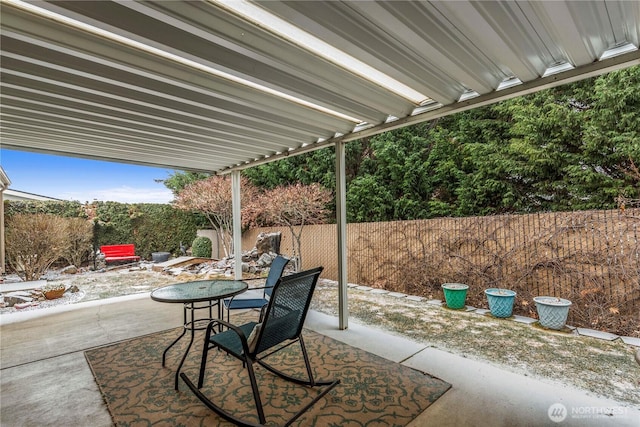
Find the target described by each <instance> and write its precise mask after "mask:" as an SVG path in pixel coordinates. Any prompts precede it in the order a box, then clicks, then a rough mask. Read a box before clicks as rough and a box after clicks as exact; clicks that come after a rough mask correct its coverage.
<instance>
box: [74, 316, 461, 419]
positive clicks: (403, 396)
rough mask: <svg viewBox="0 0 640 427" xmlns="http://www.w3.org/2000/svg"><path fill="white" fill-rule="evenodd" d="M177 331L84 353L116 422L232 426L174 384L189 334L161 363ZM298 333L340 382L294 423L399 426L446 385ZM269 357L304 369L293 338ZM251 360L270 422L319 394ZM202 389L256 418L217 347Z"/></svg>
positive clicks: (196, 351)
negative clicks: (291, 343)
mask: <svg viewBox="0 0 640 427" xmlns="http://www.w3.org/2000/svg"><path fill="white" fill-rule="evenodd" d="M180 331H181V328H178V329H173V330H169V331H164V332H160V333H156V334H151V335H146V336H143V337H138V338H135V339H131V340H128V341H123V342H120V343H117V344H112V345H109V346H105V347H100V348H95V349H91V350H88V351H86V352H85V356H86V359H87V361H88V362H89V365H90V366H91V370H92V371H93V375H94V377H95V379H96V382H97V383H98V386H99V387H100V391H101V392H102V394H103V397H104V400H105V402H106V404H107V406H108V408H109V411H110V413H111V416H112V418H113V422H114V424H115V425H118V426H137V425H152V424H153V425H163V426H165V425H166V426H170V425H180V426H205V425H206V426H227V425H231V424H230V423H228V422H227V421H225V420H223V419H221V418H220V417H219V416H218V415H216V414H215V413H213V412H212V411H210V410H209V409H208V408H207V407H206V406H204V405H203V404H202V403H201V402H200V401H199V400H198V399H197V398H196V397H195V396H194V395H193V394H192V393H191V391H190V390H189V389H188V388H187V386H186V384H184V382H183V381H182V380H180V391H179V392H176V391H175V390H174V388H173V385H174V375H175V368H176V366H177V365H178V362H179V359H180V357H182V354H183V352H184V350H185V349H186V346H187V343H188V334H187V335H186V336H185V337H183V339H182V340H180V342H178V344H176V345H175V346H174V347H173V348H172V349H171V350H170V351H169V353H168V354H167V363H166V366H165V367H164V368H163V367H162V366H161V360H162V352H163V351H164V349H165V348H166V346H167V345H168V344H169V343H170V342H172V341H173V339H175V337H177V336H178V334H179V333H180ZM303 337H304V340H305V344H306V347H307V351H308V353H309V357H310V359H311V364H312V367H313V369H314V371H315V372H314V375H315V377H316V379H317V380H320V379H340V380H341V383H340V384H339V385H338V386H337V387H336V388H334V389H333V390H332V391H331V392H330V393H328V394H327V395H326V396H324V397H323V398H322V399H321V400H319V401H318V402H317V403H316V404H315V405H314V406H313V407H312V408H311V409H310V410H309V411H307V412H306V413H305V414H304V415H303V416H302V417H301V418H299V419H297V420H296V421H295V422H294V424H293V425H295V426H364V425H375V426H404V425H406V424H408V423H409V422H410V421H411V420H413V419H414V418H415V417H416V416H417V415H419V414H420V413H421V412H422V411H424V410H425V409H426V408H427V407H428V406H429V405H431V404H432V403H433V402H435V401H436V400H437V399H438V398H439V397H440V396H442V395H443V394H444V393H445V392H446V391H447V390H448V389H449V388H450V387H451V386H450V384H448V383H446V382H444V381H441V380H439V379H437V378H434V377H431V376H430V375H428V374H424V373H422V372H419V371H416V370H414V369H411V368H408V367H405V366H402V365H400V364H398V363H394V362H392V361H389V360H386V359H383V358H381V357H379V356H376V355H374V354H371V353H368V352H366V351H363V350H360V349H357V348H354V347H351V346H349V345H347V344H344V343H342V342H340V341H336V340H334V339H331V338H329V337H326V336H324V335H320V334H318V333H315V332H312V331H307V330H305V332H304V333H303ZM202 339H203V334H197V335H196V340H195V341H194V344H193V346H192V348H191V350H190V352H189V356H188V357H187V360H186V361H185V364H184V366H183V369H182V372H185V373H186V374H187V375H188V376H189V378H191V380H192V381H193V382H194V383H195V382H197V378H198V370H199V363H200V353H201V351H202ZM269 361H270V362H271V363H272V364H274V365H275V366H277V367H280V368H283V369H285V370H286V372H292V371H294V372H303V371H302V369H303V368H304V364H303V361H302V357H301V356H300V351H299V346H298V345H297V344H294V345H292V346H289V347H288V348H287V349H285V350H283V351H281V352H279V353H276V355H274V356H272V357H270V359H269ZM213 367H216V369H213ZM255 367H256V376H257V379H258V385H259V387H260V393H261V395H262V400H263V405H264V409H265V415H266V419H267V425H282V424H283V423H284V422H285V421H286V420H287V419H289V418H290V417H291V416H292V415H293V414H294V413H295V412H296V411H297V410H298V409H300V408H301V407H303V406H304V405H305V404H306V403H307V402H309V401H310V400H311V399H312V398H313V397H314V396H315V394H316V393H318V390H316V389H313V388H308V387H304V386H300V385H296V384H292V383H290V382H287V381H284V380H282V379H281V378H279V377H277V376H275V375H273V374H272V373H270V372H268V371H267V370H266V369H264V368H262V367H260V366H258V365H255ZM201 390H202V391H203V392H204V394H205V395H207V396H208V397H209V398H210V399H212V400H213V401H214V402H218V403H220V402H222V406H223V407H225V409H228V410H231V411H233V412H234V413H235V415H236V416H241V417H243V418H247V419H249V420H251V421H252V422H256V423H257V422H258V418H257V415H256V413H255V407H254V404H253V397H252V393H251V387H250V384H249V380H248V377H247V375H246V374H245V370H244V369H243V367H242V363H240V361H238V360H237V359H235V358H232V357H229V356H227V355H226V354H225V353H223V352H220V351H212V352H210V353H209V360H208V362H207V375H206V376H205V384H204V387H203V388H202V389H201Z"/></svg>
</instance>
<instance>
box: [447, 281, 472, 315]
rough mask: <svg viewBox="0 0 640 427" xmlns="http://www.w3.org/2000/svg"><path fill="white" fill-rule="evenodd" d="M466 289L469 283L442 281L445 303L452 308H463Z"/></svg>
mask: <svg viewBox="0 0 640 427" xmlns="http://www.w3.org/2000/svg"><path fill="white" fill-rule="evenodd" d="M468 289H469V285H465V284H462V283H444V284H443V285H442V290H443V291H444V300H445V302H446V303H447V307H449V308H451V309H453V310H460V309H462V308H464V307H465V304H464V302H465V300H466V299H467V290H468Z"/></svg>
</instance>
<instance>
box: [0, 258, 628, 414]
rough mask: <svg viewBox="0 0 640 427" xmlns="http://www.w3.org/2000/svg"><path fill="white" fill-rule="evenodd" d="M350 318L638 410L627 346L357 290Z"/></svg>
mask: <svg viewBox="0 0 640 427" xmlns="http://www.w3.org/2000/svg"><path fill="white" fill-rule="evenodd" d="M183 279H184V278H180V279H179V280H178V279H177V278H176V277H175V276H171V275H167V274H162V273H157V272H153V271H151V270H134V271H130V270H127V269H122V270H114V271H109V272H103V273H100V272H90V273H84V274H79V275H73V276H61V277H59V278H58V279H57V280H55V281H49V283H50V284H53V283H64V284H65V286H67V287H69V286H71V285H75V286H77V287H78V289H79V290H80V292H79V295H76V296H69V295H67V296H66V297H65V298H66V300H65V299H64V298H61V299H60V300H54V301H51V302H47V303H46V304H44V303H43V305H41V307H43V308H44V307H47V306H50V305H54V304H65V303H66V304H68V303H74V302H79V301H82V302H84V301H90V300H97V299H104V298H113V297H117V296H124V295H131V294H135V293H145V292H149V291H151V290H152V289H154V288H156V287H158V286H163V285H166V284H169V283H175V282H177V281H183ZM191 280H197V277H195V276H194V277H193V278H192V279H191ZM337 292H338V291H337V287H336V285H335V282H331V281H325V280H323V281H321V284H320V286H319V287H318V288H317V290H316V293H315V296H314V299H313V302H312V309H314V310H317V311H321V312H323V313H327V314H330V315H337V294H338V293H337ZM80 296H81V297H82V298H81V299H80V298H79V297H80ZM349 310H350V316H351V317H352V318H354V319H357V320H358V321H359V322H361V323H363V324H368V325H371V326H375V327H378V328H381V329H384V330H387V331H390V332H392V333H395V334H397V335H403V336H406V337H408V338H410V339H413V340H415V341H418V342H422V343H425V344H426V345H429V346H432V347H436V348H439V349H442V350H446V351H448V352H451V353H454V354H458V355H463V356H465V357H469V358H473V359H476V360H483V361H488V362H490V363H493V364H496V365H499V366H501V367H502V368H506V369H508V370H511V371H513V372H516V373H519V374H522V375H530V376H534V377H538V378H542V379H550V380H554V381H560V382H563V383H566V384H570V385H572V386H575V387H578V388H581V389H584V390H587V391H590V392H592V393H594V394H596V395H600V396H604V397H608V398H611V399H615V400H617V401H620V402H626V403H629V404H635V405H637V404H638V402H640V367H638V365H637V364H636V363H635V361H634V360H633V352H634V349H633V347H631V346H628V345H626V344H624V343H623V342H622V341H621V340H616V341H613V342H610V341H605V340H599V339H595V338H588V337H581V336H576V335H570V334H566V333H559V332H550V331H546V330H542V329H539V328H535V327H532V326H528V325H524V324H520V323H516V322H513V321H510V320H503V319H495V318H492V317H489V316H481V315H478V314H474V313H468V312H459V311H453V310H449V309H446V308H443V307H439V306H434V305H430V304H427V303H426V302H416V301H411V300H408V299H406V298H395V297H392V296H389V295H379V294H373V293H371V292H366V291H359V290H356V289H349ZM10 311H15V310H14V309H2V310H0V313H4V314H3V315H10V314H7V313H8V312H10Z"/></svg>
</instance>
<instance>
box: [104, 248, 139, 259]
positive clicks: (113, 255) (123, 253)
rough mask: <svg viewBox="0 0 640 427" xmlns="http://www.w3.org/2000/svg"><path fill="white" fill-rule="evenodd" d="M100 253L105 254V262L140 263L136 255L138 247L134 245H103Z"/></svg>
mask: <svg viewBox="0 0 640 427" xmlns="http://www.w3.org/2000/svg"><path fill="white" fill-rule="evenodd" d="M100 252H102V253H103V254H104V260H105V262H115V261H140V257H139V256H137V255H136V247H135V245H133V244H125V245H103V246H100Z"/></svg>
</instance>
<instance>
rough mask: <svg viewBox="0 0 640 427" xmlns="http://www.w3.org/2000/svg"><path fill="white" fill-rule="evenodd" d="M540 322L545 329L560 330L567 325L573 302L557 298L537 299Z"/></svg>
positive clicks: (535, 299)
mask: <svg viewBox="0 0 640 427" xmlns="http://www.w3.org/2000/svg"><path fill="white" fill-rule="evenodd" d="M533 302H535V303H536V310H538V318H539V319H538V320H539V322H540V325H541V326H542V327H544V328H548V329H555V330H560V329H562V328H564V325H565V323H567V316H568V315H569V307H571V301H569V300H568V299H564V298H556V297H547V296H544V297H535V298H534V299H533Z"/></svg>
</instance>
